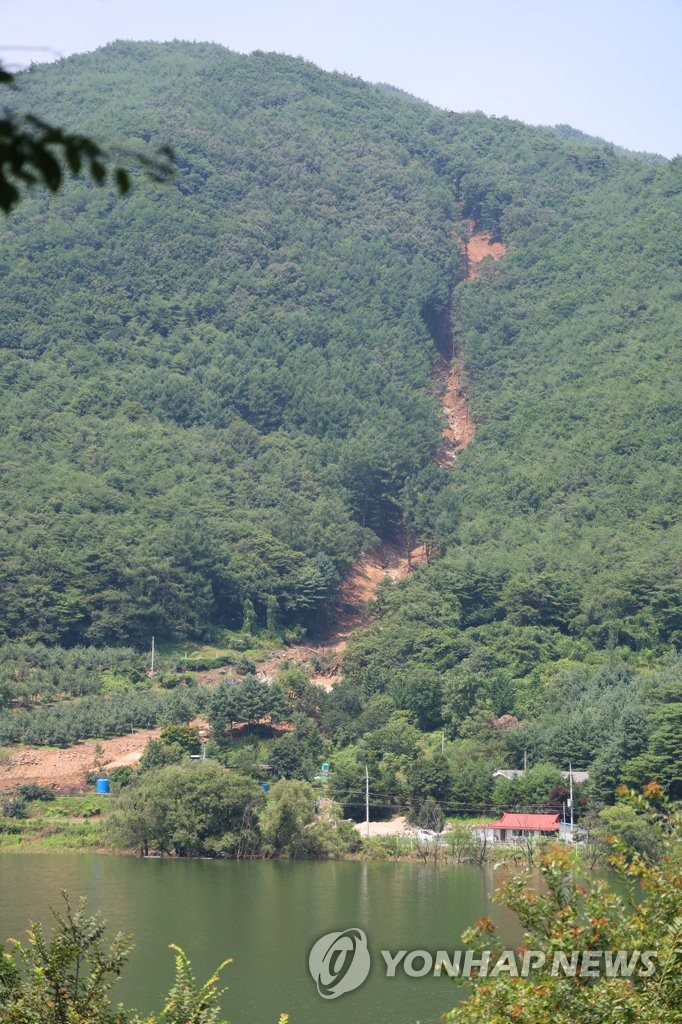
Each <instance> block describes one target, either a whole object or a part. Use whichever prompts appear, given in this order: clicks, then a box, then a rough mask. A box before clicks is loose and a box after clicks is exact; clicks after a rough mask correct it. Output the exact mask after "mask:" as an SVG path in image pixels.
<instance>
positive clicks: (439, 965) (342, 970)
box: [308, 928, 656, 999]
mask: <svg viewBox="0 0 682 1024" xmlns="http://www.w3.org/2000/svg"><path fill="white" fill-rule="evenodd" d="M379 955H380V959H379V963H378V966H377V968H375V969H378V970H379V971H380V972H381V975H382V976H383V977H386V978H395V977H396V975H397V974H399V973H402V974H404V975H406V976H407V977H408V978H425V977H427V976H429V977H440V976H442V975H447V976H448V977H451V978H470V977H483V978H495V977H498V976H499V975H502V974H504V975H508V976H509V977H512V978H528V977H530V976H531V975H532V974H533V973H534V972H537V973H543V974H545V975H549V976H550V977H554V978H557V977H562V976H563V977H568V978H576V977H577V978H600V977H606V978H626V979H627V978H632V977H634V976H637V977H639V978H651V977H653V975H654V974H655V972H656V951H655V950H652V949H646V950H639V949H634V950H624V949H619V950H612V949H611V950H609V949H607V950H599V949H585V950H556V951H554V952H552V953H545V952H543V951H542V950H533V949H527V950H523V951H519V950H514V949H506V950H503V951H502V952H500V951H497V952H493V951H491V950H471V949H466V950H461V949H456V950H445V949H438V950H426V949H413V950H407V949H398V950H395V951H392V950H389V949H381V950H379ZM372 959H373V958H372V955H371V953H370V950H369V944H368V940H367V935H366V934H365V932H364V931H363V930H362V928H346V929H345V931H338V932H329V933H328V934H327V935H323V936H322V937H321V938H320V939H318V940H317V942H316V943H315V945H314V946H313V948H312V949H311V950H310V954H309V956H308V967H309V970H310V974H311V976H312V978H313V980H314V982H315V984H316V985H317V991H318V993H319V994H320V996H322V998H323V999H338V997H339V996H342V995H344V994H345V993H346V992H352V991H353V990H354V989H356V988H359V987H360V985H362V983H363V982H364V981H365V980H366V979H367V978H368V976H369V973H370V970H371V968H372ZM376 959H377V958H376V957H374V960H375V961H376Z"/></svg>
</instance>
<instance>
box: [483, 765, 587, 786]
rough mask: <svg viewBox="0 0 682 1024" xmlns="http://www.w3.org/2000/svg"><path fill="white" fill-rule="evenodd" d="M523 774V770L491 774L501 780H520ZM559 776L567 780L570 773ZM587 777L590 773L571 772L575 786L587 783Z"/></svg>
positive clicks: (497, 771) (517, 769) (504, 769)
mask: <svg viewBox="0 0 682 1024" xmlns="http://www.w3.org/2000/svg"><path fill="white" fill-rule="evenodd" d="M525 774H526V773H525V771H524V770H523V768H497V769H496V770H495V771H494V772H493V778H494V779H501V778H504V779H522V778H523V776H524V775H525ZM561 775H562V777H563V778H564V779H569V778H570V776H571V773H570V772H562V773H561ZM589 777H590V773H589V772H573V781H574V782H575V784H576V785H580V784H581V783H583V782H587V780H588V778H589Z"/></svg>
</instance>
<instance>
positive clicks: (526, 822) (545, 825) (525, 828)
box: [477, 811, 559, 843]
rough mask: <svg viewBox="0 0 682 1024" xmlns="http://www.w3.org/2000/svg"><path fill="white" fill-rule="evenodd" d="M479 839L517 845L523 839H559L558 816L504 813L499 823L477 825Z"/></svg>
mask: <svg viewBox="0 0 682 1024" xmlns="http://www.w3.org/2000/svg"><path fill="white" fill-rule="evenodd" d="M477 831H478V833H479V834H480V836H481V838H483V839H487V841H488V842H490V843H518V842H521V841H523V840H525V839H528V838H529V837H531V838H536V839H539V838H541V837H549V838H551V839H557V838H558V837H559V815H558V814H515V813H512V812H511V811H505V812H504V813H503V815H502V817H501V818H500V820H499V821H490V822H488V823H487V824H485V825H478V826H477Z"/></svg>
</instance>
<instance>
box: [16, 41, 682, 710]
mask: <svg viewBox="0 0 682 1024" xmlns="http://www.w3.org/2000/svg"><path fill="white" fill-rule="evenodd" d="M12 103H13V104H14V105H15V106H18V107H21V108H26V109H30V110H32V111H33V112H36V113H39V114H40V115H41V116H42V117H44V118H46V119H48V120H50V121H52V122H54V123H57V124H61V125H64V126H65V127H67V128H73V127H77V128H78V129H79V130H82V131H85V132H88V133H90V134H92V135H93V136H94V137H96V138H97V139H98V140H100V141H102V142H104V143H108V142H110V141H111V143H112V144H121V145H123V146H127V147H129V148H130V149H132V150H140V149H142V148H144V147H145V146H151V147H154V146H157V145H161V144H166V143H170V144H171V145H172V146H173V148H174V150H175V152H176V154H177V157H178V171H177V174H176V175H175V178H174V180H173V181H172V183H171V184H169V185H164V186H157V185H154V184H152V183H149V182H147V181H146V180H144V179H143V178H142V177H140V178H139V180H136V181H135V187H134V189H133V191H132V194H131V195H130V196H129V197H127V198H125V199H124V200H120V199H118V198H117V197H116V196H114V195H113V194H112V193H110V192H108V191H107V190H106V189H98V188H96V187H95V186H93V185H92V184H91V183H88V182H84V181H76V182H71V183H69V184H68V186H67V187H66V188H65V189H64V190H63V192H62V193H61V194H60V195H59V196H58V197H56V198H53V197H49V198H46V197H44V196H41V195H39V194H38V193H36V194H35V195H34V196H31V197H29V198H28V199H27V200H25V201H24V202H23V203H22V204H21V206H20V207H19V209H18V211H17V212H16V213H15V214H13V215H12V216H11V217H10V218H9V219H8V220H7V221H6V222H5V223H4V224H3V225H2V235H3V238H2V250H1V254H0V261H1V264H2V282H1V284H0V315H1V322H2V336H1V337H2V346H3V359H2V364H1V368H0V373H1V376H2V387H3V398H2V404H1V405H0V421H1V423H2V432H1V433H2V437H1V440H0V444H1V445H2V452H1V454H0V466H1V473H2V490H1V493H0V506H1V509H2V525H1V529H2V533H1V535H0V574H1V576H2V579H3V590H2V594H1V596H0V624H1V629H2V631H3V632H4V634H5V635H6V636H7V637H11V638H19V637H22V638H25V639H27V640H29V641H36V640H39V641H42V642H47V643H59V644H63V645H66V646H69V645H71V644H74V643H86V644H87V643H91V644H97V645H101V644H112V643H113V644H121V643H123V644H127V643H131V644H138V645H139V644H140V643H141V642H142V641H143V639H145V638H147V637H148V636H149V635H150V634H152V633H156V635H157V636H158V635H161V636H164V635H165V636H167V637H174V638H178V637H183V636H193V637H202V636H209V635H210V634H211V630H212V629H215V628H216V627H220V626H223V625H228V626H235V625H236V626H238V625H240V623H241V621H242V617H243V615H244V608H245V605H246V607H247V608H248V607H249V602H251V603H253V605H254V607H255V610H256V614H257V616H258V618H259V620H260V621H261V622H262V623H265V621H266V618H269V621H270V624H273V623H275V622H277V623H279V625H280V626H282V627H291V626H293V625H296V624H299V625H303V626H305V627H307V628H308V629H309V630H311V631H315V630H316V629H319V628H320V626H322V625H323V624H324V622H325V616H326V615H327V614H328V609H329V608H330V607H332V606H333V604H334V602H335V600H336V599H337V596H338V587H339V583H340V580H341V578H342V576H343V574H344V572H345V571H346V569H347V568H348V566H349V565H350V564H351V563H352V561H353V560H354V558H356V557H357V555H358V553H359V551H360V550H361V548H362V547H363V545H367V544H369V543H372V539H373V538H375V537H376V536H380V537H384V538H386V537H403V536H405V535H406V534H407V535H409V536H412V537H421V538H424V539H427V540H428V541H429V543H430V545H431V548H432V549H433V551H434V553H435V555H436V557H435V558H434V560H433V561H432V564H431V565H429V566H427V567H424V568H422V569H420V570H419V571H418V572H415V573H414V574H413V575H412V576H411V577H410V578H409V579H408V581H407V582H406V583H404V584H401V585H400V586H396V587H389V586H386V587H385V588H384V590H383V592H382V593H381V595H380V598H379V602H378V607H377V611H378V612H379V618H378V619H377V621H376V623H375V625H374V626H373V627H371V628H370V629H369V630H367V631H363V632H362V633H361V634H359V635H358V636H357V638H356V640H355V642H354V643H352V644H351V647H350V650H349V653H348V655H347V659H346V662H347V674H348V685H349V686H350V687H351V688H354V689H355V691H356V692H357V694H358V700H360V703H361V704H362V702H363V701H365V700H366V699H368V698H369V697H371V695H372V694H376V693H377V692H382V691H385V690H387V688H389V686H393V688H394V690H395V689H396V686H397V685H398V684H397V683H396V677H397V676H398V677H400V678H403V677H404V678H405V679H407V680H408V681H409V680H410V679H411V678H413V679H416V677H417V676H418V675H419V673H421V674H422V676H424V677H425V679H426V682H425V683H424V685H425V686H427V689H428V685H430V684H429V683H428V679H429V678H431V677H430V675H429V674H430V673H433V674H436V675H437V676H438V679H439V682H438V685H437V687H436V689H437V690H438V694H439V696H438V697H437V699H436V700H435V703H436V707H435V710H434V712H433V715H432V719H431V721H430V725H431V727H435V725H436V724H439V723H441V722H442V721H443V710H442V698H441V696H440V693H441V690H440V687H441V686H442V685H443V683H442V680H443V679H444V678H445V679H446V682H447V686H449V688H450V689H449V691H448V692H451V709H450V711H449V712H448V715H449V718H450V720H452V721H455V723H457V722H460V721H461V719H462V716H466V715H468V714H470V712H471V709H472V708H474V709H476V708H480V709H482V710H487V711H492V712H493V713H495V714H502V713H506V712H515V711H516V712H519V711H522V710H524V708H525V709H526V710H527V708H528V707H529V706H530V704H532V700H531V697H530V696H528V695H526V697H524V696H523V693H524V692H525V691H523V686H522V684H521V682H520V681H525V682H524V683H523V685H525V686H526V687H528V686H530V683H529V680H533V684H534V685H535V684H537V685H540V684H541V679H540V678H538V677H537V673H536V675H535V676H533V672H534V671H535V669H536V668H537V666H538V665H540V664H544V663H547V662H561V661H562V659H563V660H564V661H565V662H566V663H573V662H580V661H584V660H585V659H588V660H589V658H590V657H591V656H592V654H593V653H594V652H597V653H598V652H600V651H609V650H610V651H614V650H615V649H617V648H619V649H621V651H622V650H625V651H627V650H630V651H633V652H639V655H638V656H640V655H641V653H642V652H652V653H653V654H654V655H659V654H661V655H662V654H663V653H664V652H665V651H666V649H667V648H668V647H669V646H670V645H671V644H672V643H674V641H675V640H676V639H678V640H679V635H680V627H681V622H680V608H679V562H678V559H679V551H680V536H679V524H678V522H677V510H678V508H679V477H678V476H677V475H676V456H677V455H678V453H679V448H678V444H679V436H680V434H679V418H678V416H677V414H678V413H679V406H678V402H677V398H678V394H679V393H678V392H677V393H676V386H677V385H678V383H679V372H678V371H679V364H678V363H677V362H676V359H677V356H678V354H679V324H680V319H679V309H680V306H679V303H680V299H681V298H682V289H681V285H680V263H681V233H680V230H679V225H680V221H679V217H680V186H681V183H682V160H679V159H678V160H675V161H672V162H669V161H665V162H660V163H657V162H653V161H651V160H645V159H642V158H639V157H636V156H634V155H627V154H623V153H622V152H621V151H617V150H616V149H614V147H612V146H610V145H608V144H595V145H590V144H588V143H586V142H585V140H584V138H583V137H581V138H579V139H575V140H573V139H571V138H562V137H560V136H559V135H558V134H556V133H552V132H549V131H547V130H543V129H531V128H527V127H525V126H523V125H521V124H519V123H517V122H514V121H510V120H508V119H491V118H487V117H485V116H483V115H481V114H466V115H459V114H450V113H446V112H443V111H440V110H436V109H434V108H431V107H430V106H428V105H427V104H425V103H421V102H417V101H414V100H413V99H412V98H410V97H406V96H404V95H402V94H401V93H399V92H398V91H392V90H389V89H387V88H385V87H379V86H371V85H368V84H365V83H363V82H361V81H359V80H356V79H352V78H349V77H346V76H341V75H336V74H327V73H325V72H322V71H320V70H318V69H316V68H315V67H314V66H312V65H310V64H308V63H306V62H304V61H302V60H294V59H291V58H288V57H283V56H280V55H274V54H264V53H255V54H252V55H250V56H241V55H238V54H234V53H231V52H229V51H227V50H225V49H223V48H221V47H218V46H213V45H205V44H201V45H199V44H185V43H173V44H137V43H135V44H133V43H117V44H114V45H111V46H108V47H106V48H104V49H102V50H99V51H97V52H95V53H93V54H88V55H85V56H79V57H74V58H69V59H68V60H63V61H60V62H58V63H57V64H54V65H49V66H42V67H37V68H34V69H32V70H31V71H30V72H26V73H25V74H23V75H22V76H20V89H19V91H18V93H17V94H16V96H15V97H13V98H12ZM563 134H565V135H568V134H570V133H568V132H563ZM474 229H475V230H477V231H485V232H488V233H490V235H491V236H492V237H493V238H495V239H497V240H500V241H502V242H504V244H505V245H506V247H507V254H506V256H505V257H504V259H503V260H502V261H501V262H500V263H499V264H495V265H489V266H484V267H483V268H482V269H481V271H480V273H479V274H478V275H477V276H476V278H475V279H474V280H465V277H466V273H465V270H466V268H465V266H464V259H463V246H462V239H466V237H467V235H468V233H469V232H471V231H472V230H474ZM453 349H456V350H457V351H458V353H459V354H460V356H461V358H462V359H463V362H464V366H465V370H466V375H467V380H468V389H469V396H470V401H471V405H472V409H473V415H474V418H475V420H476V421H477V423H478V430H477V435H476V439H475V441H474V443H473V444H472V445H470V446H469V447H468V448H467V450H466V452H463V453H462V454H461V455H460V456H459V458H458V459H457V462H456V464H455V465H454V467H449V468H445V467H439V466H437V465H435V464H434V463H433V461H432V460H433V456H434V453H435V452H436V450H437V448H438V445H439V441H440V432H441V429H442V417H441V413H440V411H439V403H438V397H437V395H436V394H435V393H434V384H433V380H434V378H433V373H434V367H435V366H436V364H437V362H438V359H439V358H440V357H441V356H442V355H446V356H448V357H449V356H450V355H452V352H453ZM448 674H449V675H448ZM427 684H428V685H427ZM415 687H416V682H415ZM398 689H399V687H398ZM408 689H409V687H408ZM396 692H397V691H396ZM533 699H539V698H533ZM524 701H525V704H524ZM458 702H459V703H458ZM397 703H398V706H401V705H400V699H399V698H397ZM446 717H447V716H446Z"/></svg>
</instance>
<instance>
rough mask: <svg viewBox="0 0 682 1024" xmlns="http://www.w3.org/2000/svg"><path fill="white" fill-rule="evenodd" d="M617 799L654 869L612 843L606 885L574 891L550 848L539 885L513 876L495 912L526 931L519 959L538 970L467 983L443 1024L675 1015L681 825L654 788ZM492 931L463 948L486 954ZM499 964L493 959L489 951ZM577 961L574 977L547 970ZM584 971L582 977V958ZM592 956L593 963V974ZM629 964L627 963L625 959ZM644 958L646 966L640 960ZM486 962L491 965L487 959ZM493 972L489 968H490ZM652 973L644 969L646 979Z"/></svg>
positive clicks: (563, 1022)
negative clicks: (646, 842)
mask: <svg viewBox="0 0 682 1024" xmlns="http://www.w3.org/2000/svg"><path fill="white" fill-rule="evenodd" d="M621 796H622V797H623V798H624V799H626V800H627V801H628V802H629V803H631V804H632V805H633V806H635V807H637V808H638V810H639V811H640V813H641V814H642V817H643V818H644V819H645V820H646V822H647V824H648V827H649V828H650V829H651V830H652V832H654V833H656V835H657V837H658V840H659V845H660V849H661V856H660V859H658V860H657V861H653V860H651V859H649V858H646V857H645V856H642V855H641V854H640V853H638V852H636V851H633V850H632V849H628V848H627V846H626V844H625V843H623V842H622V841H621V840H616V839H614V840H613V841H612V847H613V853H612V855H611V857H610V858H609V863H610V865H611V867H612V869H613V871H614V872H615V874H616V884H615V885H613V884H611V883H610V882H608V881H605V880H599V881H597V882H594V881H589V880H588V881H585V882H583V881H582V880H581V879H580V878H579V877H578V874H577V870H576V861H575V857H574V855H573V854H572V851H570V850H568V849H567V848H565V847H561V846H560V845H559V846H556V845H554V846H552V847H550V849H549V850H548V852H546V853H544V854H543V855H542V857H541V861H540V871H541V874H542V880H543V884H542V886H541V887H538V884H537V878H536V879H530V878H528V877H525V878H524V877H523V876H517V877H515V878H513V879H512V880H511V881H510V882H508V883H507V884H506V885H505V886H503V887H502V888H501V890H500V891H499V893H498V895H497V897H496V898H497V900H498V902H502V903H504V904H505V905H506V906H508V907H510V908H511V909H512V910H514V911H515V913H516V914H517V916H518V917H519V919H520V921H521V923H522V924H523V925H524V927H525V929H526V934H525V938H524V951H527V955H528V956H529V957H530V956H535V955H536V954H539V955H541V956H543V957H544V965H543V966H542V967H541V968H539V969H536V970H531V971H530V972H528V976H527V977H523V976H522V975H523V973H524V972H523V971H519V972H518V973H519V975H520V976H515V973H514V972H513V971H511V970H503V971H499V972H497V974H496V976H492V974H491V975H489V976H488V977H478V978H475V979H469V980H471V981H472V982H473V984H474V986H475V991H474V994H473V996H472V997H471V998H470V999H469V1000H467V1001H466V1002H465V1003H463V1004H461V1005H460V1006H458V1007H457V1008H456V1009H454V1010H453V1011H451V1013H450V1014H448V1015H447V1017H446V1018H445V1019H446V1021H447V1022H448V1024H509V1022H510V1021H514V1022H516V1024H544V1022H546V1021H550V1020H551V1021H553V1022H554V1024H594V1022H596V1021H599V1024H629V1022H631V1021H632V1022H634V1021H640V1022H645V1024H674V1022H679V1020H680V1016H679V1008H680V1006H681V1005H682V971H681V970H680V967H681V966H682V914H681V913H680V889H681V887H682V850H681V847H680V838H681V833H682V829H681V825H682V817H681V815H680V810H679V808H678V807H676V806H675V805H674V804H672V803H671V802H669V801H668V800H667V799H666V798H665V797H664V796H663V790H662V788H661V787H660V786H659V785H658V783H650V784H649V785H648V786H646V787H645V789H644V795H642V796H637V795H636V794H634V793H633V792H632V791H627V792H623V793H621ZM492 933H494V928H493V926H492V925H491V923H490V922H489V921H488V920H487V919H484V920H482V921H479V922H478V923H477V926H476V927H475V928H474V929H472V930H471V931H470V932H468V933H465V935H464V936H463V938H464V939H465V941H467V942H473V941H476V940H478V941H479V942H480V944H481V945H483V946H484V947H485V948H487V949H490V948H491V944H492V943H494V941H495V939H494V935H492ZM499 952H500V954H501V952H502V951H501V950H500V951H499ZM576 953H578V956H579V964H580V966H579V968H578V969H577V970H576V971H575V973H572V972H571V971H570V970H569V971H564V970H556V964H557V963H558V962H560V961H559V960H558V958H561V957H564V958H566V959H567V960H568V961H569V962H570V961H571V959H572V957H573V956H574V955H575V954H576ZM586 954H587V955H588V957H589V961H590V963H591V966H590V963H588V968H587V969H585V955H586ZM600 954H603V959H602V961H601V964H600V966H599V967H597V966H596V963H595V958H596V960H597V961H598V960H599V956H600ZM635 954H636V955H635ZM642 954H646V956H647V957H648V959H645V958H643V957H642ZM619 956H620V957H621V966H622V957H623V956H625V957H626V958H627V961H628V964H634V969H633V970H632V971H631V973H630V974H629V976H628V973H627V972H622V971H621V972H620V974H619V975H618V974H617V975H616V976H611V977H609V976H608V971H607V970H605V966H607V965H608V962H609V958H610V960H611V962H612V963H613V962H617V958H618V957H619ZM491 962H493V963H494V962H495V953H493V954H492V959H491ZM498 962H499V961H498ZM652 965H653V969H651V967H652Z"/></svg>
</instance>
